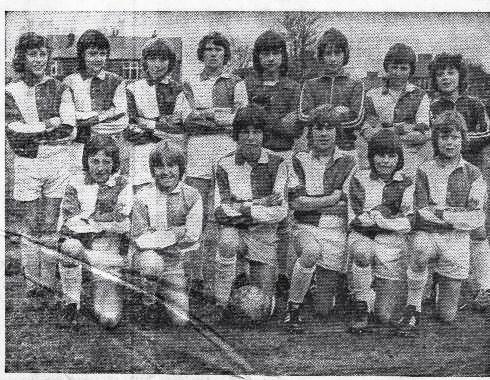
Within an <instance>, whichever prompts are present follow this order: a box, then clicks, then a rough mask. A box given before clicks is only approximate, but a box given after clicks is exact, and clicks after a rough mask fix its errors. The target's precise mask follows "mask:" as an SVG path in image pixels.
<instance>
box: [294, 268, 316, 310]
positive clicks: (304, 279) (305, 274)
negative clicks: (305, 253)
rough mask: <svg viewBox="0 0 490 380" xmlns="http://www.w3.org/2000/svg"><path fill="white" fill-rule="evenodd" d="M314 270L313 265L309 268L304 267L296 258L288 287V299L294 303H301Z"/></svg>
mask: <svg viewBox="0 0 490 380" xmlns="http://www.w3.org/2000/svg"><path fill="white" fill-rule="evenodd" d="M314 271H315V265H313V266H312V267H311V268H305V267H303V266H302V265H301V263H300V262H299V259H297V260H296V263H295V264H294V268H293V275H292V277H291V287H290V289H289V301H291V302H294V303H303V301H304V298H305V295H306V292H308V289H309V287H310V283H311V278H312V277H313V272H314Z"/></svg>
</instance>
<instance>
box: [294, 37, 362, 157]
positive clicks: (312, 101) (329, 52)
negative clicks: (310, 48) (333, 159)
mask: <svg viewBox="0 0 490 380" xmlns="http://www.w3.org/2000/svg"><path fill="white" fill-rule="evenodd" d="M317 59H318V61H319V62H320V63H321V64H322V65H323V68H324V75H322V76H320V77H318V78H314V79H308V80H306V81H305V83H304V84H303V88H302V90H301V99H300V103H299V111H300V117H301V118H302V119H303V120H307V119H308V116H309V115H310V113H311V112H312V110H313V109H315V108H327V109H333V110H334V112H335V113H336V114H337V116H336V117H338V118H339V120H340V123H339V125H338V126H337V130H336V134H337V139H336V144H337V147H338V148H339V149H340V150H342V151H344V152H348V153H349V154H352V155H354V156H356V155H357V152H356V150H355V149H356V146H355V141H356V135H355V133H354V131H355V130H356V129H359V128H360V125H361V123H362V121H363V118H364V85H363V83H362V82H361V81H358V80H354V79H352V78H350V77H349V75H348V74H347V73H346V72H345V71H344V69H343V67H344V66H345V65H346V64H347V63H348V62H349V43H348V41H347V38H346V36H345V35H344V34H343V33H342V32H340V31H339V30H337V29H335V28H330V29H329V30H327V31H326V32H325V33H324V34H323V35H322V37H321V38H320V40H319V41H318V45H317Z"/></svg>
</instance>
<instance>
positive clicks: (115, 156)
mask: <svg viewBox="0 0 490 380" xmlns="http://www.w3.org/2000/svg"><path fill="white" fill-rule="evenodd" d="M100 151H102V152H104V154H105V155H106V156H107V157H110V158H111V159H112V174H114V173H116V172H117V171H118V170H119V166H120V162H121V161H120V157H119V147H118V146H117V144H116V143H115V141H114V140H113V139H112V138H111V137H109V136H104V135H94V136H93V137H91V138H90V140H89V141H88V142H87V143H86V144H85V146H84V147H83V155H82V167H83V170H84V171H86V172H88V159H89V158H90V157H92V156H95V155H96V154H97V153H99V152H100Z"/></svg>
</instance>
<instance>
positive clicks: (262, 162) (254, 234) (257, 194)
mask: <svg viewBox="0 0 490 380" xmlns="http://www.w3.org/2000/svg"><path fill="white" fill-rule="evenodd" d="M266 121H267V117H266V115H265V111H264V110H263V108H262V107H259V106H256V105H250V106H248V107H245V108H241V109H239V110H238V112H237V115H236V117H235V120H234V121H233V139H234V140H235V141H237V143H238V147H237V149H236V151H234V152H232V153H230V154H228V155H226V156H224V157H222V158H221V159H220V160H219V161H218V164H217V167H216V184H217V186H216V191H215V193H216V194H215V216H216V220H217V222H218V223H219V224H220V225H221V231H220V237H219V242H218V252H217V256H216V274H215V297H216V304H217V306H218V308H220V309H222V310H224V309H225V307H226V305H227V303H228V299H229V297H230V292H231V288H232V284H233V281H234V279H235V270H236V261H237V256H238V255H245V254H246V258H247V260H248V261H249V263H250V281H251V283H252V285H256V286H258V287H259V288H261V289H262V290H263V291H264V293H266V294H267V295H268V296H270V297H273V296H274V291H275V281H276V269H277V257H276V248H277V240H278V239H277V232H276V231H277V224H278V223H279V222H280V221H281V220H283V219H284V218H285V217H286V215H287V210H288V208H287V202H286V200H285V197H284V195H285V191H286V186H287V166H286V163H285V162H284V159H283V158H282V157H280V156H277V155H275V154H273V153H272V152H271V151H269V150H267V149H265V148H263V147H262V143H263V141H264V129H265V127H266V125H267V124H266Z"/></svg>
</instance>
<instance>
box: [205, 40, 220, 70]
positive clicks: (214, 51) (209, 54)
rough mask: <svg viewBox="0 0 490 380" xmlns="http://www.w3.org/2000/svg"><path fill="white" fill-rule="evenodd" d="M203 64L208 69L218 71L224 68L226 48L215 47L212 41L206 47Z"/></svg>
mask: <svg viewBox="0 0 490 380" xmlns="http://www.w3.org/2000/svg"><path fill="white" fill-rule="evenodd" d="M202 57H203V62H204V67H205V68H206V69H211V70H218V69H221V68H222V67H223V66H224V60H225V48H224V47H223V46H219V45H215V44H214V43H213V42H212V41H210V42H208V43H207V44H206V46H205V47H204V52H203V56H202Z"/></svg>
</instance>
